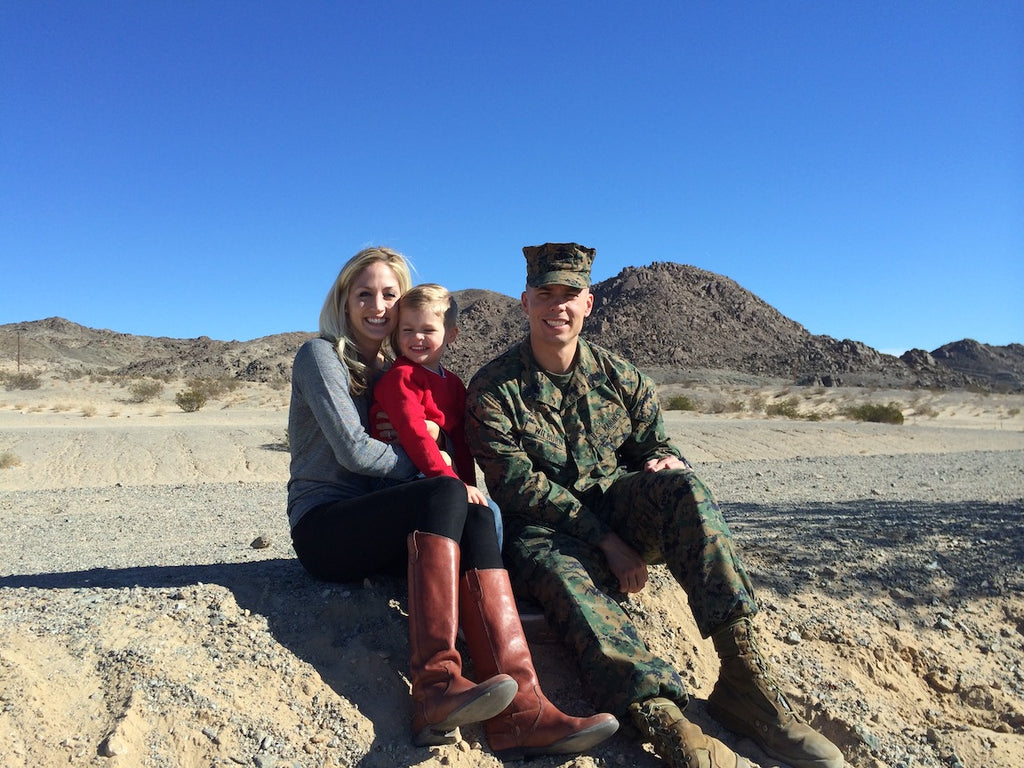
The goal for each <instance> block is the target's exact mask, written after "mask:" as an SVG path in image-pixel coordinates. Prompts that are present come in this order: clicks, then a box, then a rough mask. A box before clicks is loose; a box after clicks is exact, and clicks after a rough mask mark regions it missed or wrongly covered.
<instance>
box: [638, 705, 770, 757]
mask: <svg viewBox="0 0 1024 768" xmlns="http://www.w3.org/2000/svg"><path fill="white" fill-rule="evenodd" d="M629 714H630V716H632V718H633V724H634V725H636V727H637V729H638V730H639V731H640V733H641V734H642V735H643V736H645V737H646V738H647V739H649V740H650V742H651V744H652V745H653V746H654V751H655V752H656V753H657V754H658V756H659V757H661V759H662V760H664V761H665V765H667V766H669V768H750V763H749V762H748V761H747V760H746V759H745V758H742V757H740V756H739V755H737V754H736V753H735V752H733V751H732V750H731V749H729V748H728V747H727V746H725V744H723V743H722V742H720V741H719V740H718V739H713V738H711V737H710V736H708V735H707V734H705V733H704V732H703V731H702V730H701V729H700V728H698V727H697V726H696V725H694V724H693V723H691V722H690V721H689V720H687V719H686V718H685V717H683V713H682V711H680V709H679V707H678V705H676V703H675V702H674V701H672V700H671V699H662V698H657V699H647V701H644V702H639V703H635V704H630V706H629Z"/></svg>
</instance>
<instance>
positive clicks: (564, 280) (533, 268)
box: [523, 243, 597, 288]
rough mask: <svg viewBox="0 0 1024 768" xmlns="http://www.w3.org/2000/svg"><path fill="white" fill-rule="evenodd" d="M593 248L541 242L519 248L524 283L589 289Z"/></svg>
mask: <svg viewBox="0 0 1024 768" xmlns="http://www.w3.org/2000/svg"><path fill="white" fill-rule="evenodd" d="M595 253H597V251H596V250H595V249H593V248H587V247H586V246H583V245H579V244H577V243H544V245H527V246H524V247H523V255H524V256H526V284H527V285H528V286H530V287H531V288H539V287H540V286H542V285H569V286H572V287H573V288H589V287H590V265H591V264H593V263H594V254H595Z"/></svg>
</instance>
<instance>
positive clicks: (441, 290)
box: [397, 283, 459, 331]
mask: <svg viewBox="0 0 1024 768" xmlns="http://www.w3.org/2000/svg"><path fill="white" fill-rule="evenodd" d="M397 309H398V312H399V318H401V312H402V310H403V309H425V310H427V311H428V312H433V313H434V314H435V315H437V316H438V317H440V318H442V319H443V320H444V329H445V330H446V331H450V330H451V329H452V328H455V327H456V325H457V324H458V321H459V305H458V303H457V302H456V301H455V297H454V296H452V294H451V292H450V291H449V290H448V289H447V288H445V287H444V286H442V285H438V284H437V283H422V284H420V285H417V286H415V287H413V288H410V289H409V290H408V291H407V292H406V293H403V294H402V297H401V298H400V299H399V300H398V306H397Z"/></svg>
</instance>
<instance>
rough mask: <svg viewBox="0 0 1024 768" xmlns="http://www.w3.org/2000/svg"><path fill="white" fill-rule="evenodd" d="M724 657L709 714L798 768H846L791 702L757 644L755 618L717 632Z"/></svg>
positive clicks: (836, 750)
mask: <svg viewBox="0 0 1024 768" xmlns="http://www.w3.org/2000/svg"><path fill="white" fill-rule="evenodd" d="M712 639H713V640H714V642H715V649H716V650H717V651H718V655H719V657H720V658H721V659H722V669H721V671H720V672H719V674H718V682H716V683H715V687H714V690H712V691H711V695H710V696H709V697H708V712H709V713H710V714H711V716H712V717H713V718H715V719H716V720H718V722H720V723H721V724H722V725H724V726H725V727H726V728H729V729H730V730H733V731H735V732H736V733H739V734H742V735H744V736H749V737H750V738H751V739H753V740H754V741H756V742H757V743H758V744H759V745H760V747H761V749H763V750H764V751H765V752H767V753H768V754H769V755H771V756H772V757H775V758H778V759H779V760H782V761H784V762H787V763H789V764H790V765H792V766H793V768H842V767H843V755H842V753H841V752H840V751H839V747H837V746H836V745H835V744H833V743H832V742H831V741H829V740H828V739H827V738H825V737H824V736H822V735H821V734H820V733H818V732H817V731H816V730H814V729H813V728H812V727H811V726H809V725H808V724H807V723H805V722H804V721H803V720H802V719H801V717H800V716H799V715H798V714H797V713H796V712H795V711H794V710H793V708H792V707H791V706H790V704H789V701H787V700H786V697H785V696H784V695H783V693H782V690H781V689H780V688H779V685H778V683H776V682H775V679H774V678H773V677H772V674H771V671H770V669H769V667H768V662H767V660H766V659H765V658H764V655H763V654H762V653H761V651H760V649H759V648H758V647H757V643H756V641H755V636H754V628H753V626H752V625H751V623H750V619H747V618H742V619H738V620H736V621H734V622H732V623H731V624H728V625H727V626H725V627H723V628H722V629H720V630H718V631H717V632H715V633H714V634H713V635H712Z"/></svg>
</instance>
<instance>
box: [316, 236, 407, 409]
mask: <svg viewBox="0 0 1024 768" xmlns="http://www.w3.org/2000/svg"><path fill="white" fill-rule="evenodd" d="M376 262H382V263H384V264H387V265H388V266H389V267H391V271H392V272H394V273H395V278H396V279H397V280H398V290H399V294H404V293H406V292H408V290H409V288H410V287H411V286H412V275H411V274H410V272H409V262H407V261H406V260H405V257H404V256H403V255H402V254H400V253H399V252H398V251H393V250H391V249H390V248H383V247H380V246H374V247H371V248H364V249H363V250H361V251H360V252H359V253H357V254H356V255H355V256H353V257H352V258H351V259H349V260H348V261H347V262H346V263H345V266H343V267H342V268H341V271H340V272H339V273H338V277H337V278H336V279H335V280H334V285H332V286H331V290H329V291H328V292H327V298H326V299H324V306H323V308H322V309H321V310H320V336H321V337H322V338H324V339H327V340H328V341H329V342H331V343H332V344H334V346H335V349H336V350H337V352H338V357H339V358H341V361H342V362H343V363H344V364H345V365H346V366H347V367H348V370H349V378H350V379H351V384H350V385H349V391H350V392H351V394H352V395H353V396H358V395H361V394H362V393H363V392H365V391H366V389H367V387H368V386H369V380H368V375H367V371H366V363H364V362H363V361H361V360H360V359H359V350H358V348H357V347H356V343H355V340H354V339H353V338H352V335H351V332H350V330H349V327H348V318H347V317H346V306H347V305H348V295H349V292H350V291H351V290H352V283H353V282H354V281H355V279H356V278H357V277H358V276H359V274H360V273H361V272H362V271H363V270H364V269H366V268H367V267H368V266H370V265H371V264H374V263H376ZM383 351H384V355H385V358H389V357H393V355H392V354H391V352H390V350H389V349H385V350H383Z"/></svg>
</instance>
